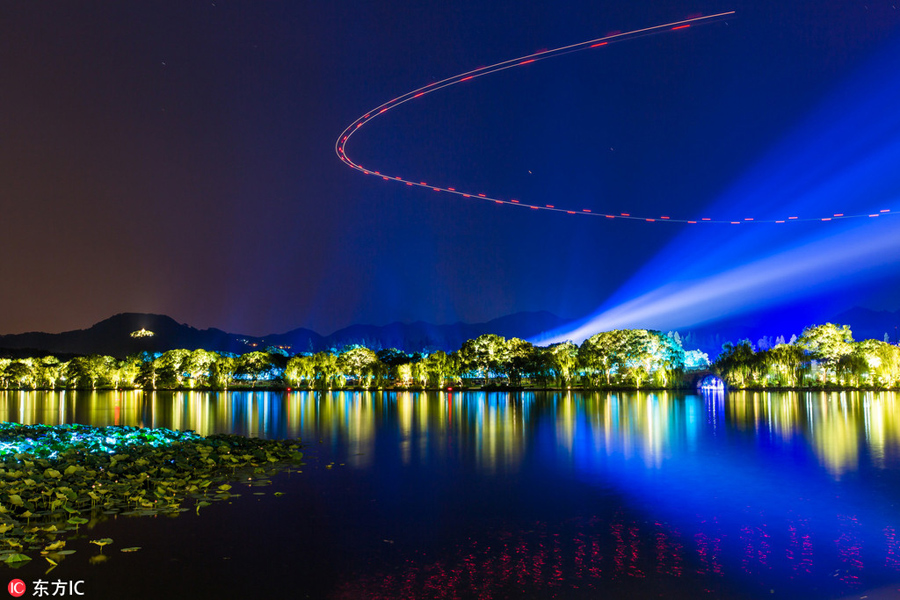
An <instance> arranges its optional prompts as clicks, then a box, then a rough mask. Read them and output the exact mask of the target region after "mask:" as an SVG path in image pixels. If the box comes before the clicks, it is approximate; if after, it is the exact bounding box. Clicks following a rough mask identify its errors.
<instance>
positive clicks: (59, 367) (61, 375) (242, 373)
mask: <svg viewBox="0 0 900 600" xmlns="http://www.w3.org/2000/svg"><path fill="white" fill-rule="evenodd" d="M706 368H710V369H711V370H712V371H713V372H715V373H716V374H718V375H719V376H720V377H721V378H722V379H723V380H724V381H725V383H726V384H727V385H728V386H729V387H731V388H754V387H756V388H824V387H873V388H874V387H877V388H893V387H900V347H898V346H895V345H892V344H889V343H887V342H882V341H878V340H864V341H860V342H856V341H854V340H853V335H852V332H851V331H850V328H849V327H848V326H847V325H834V324H831V323H826V324H825V325H817V326H812V327H807V328H806V329H804V331H803V334H802V335H801V336H800V337H799V338H792V339H791V341H790V342H788V343H784V342H782V343H777V344H775V345H774V346H771V347H765V348H759V349H757V348H755V347H754V346H753V345H752V344H751V343H750V342H749V341H748V340H742V341H740V342H738V343H736V344H732V343H726V344H724V345H723V348H722V352H721V354H719V356H718V357H717V358H716V360H715V362H714V363H713V364H712V365H711V366H710V364H709V361H708V357H707V356H706V354H705V353H703V352H700V351H697V350H689V351H685V350H684V348H683V347H682V344H681V338H680V336H679V334H678V333H677V332H669V333H662V332H659V331H652V330H646V329H618V330H614V331H605V332H602V333H598V334H596V335H594V336H592V337H590V338H588V339H586V340H585V341H584V342H582V343H581V345H576V344H574V343H572V342H563V343H560V344H554V345H551V346H534V345H533V344H531V343H529V342H527V341H525V340H521V339H518V338H510V339H506V338H504V337H501V336H499V335H494V334H485V335H482V336H479V337H477V338H475V339H472V340H468V341H466V342H465V343H464V344H463V345H462V347H460V348H459V349H458V350H456V351H454V352H450V353H446V352H443V351H436V352H431V353H427V354H425V353H414V354H410V353H406V352H403V351H401V350H398V349H396V348H389V349H385V350H380V351H378V352H376V351H374V350H372V349H369V348H367V347H365V346H359V345H354V346H347V347H345V348H342V349H340V350H330V351H323V352H317V353H314V354H313V353H300V354H295V355H293V356H290V355H288V354H287V353H286V352H285V351H284V350H280V349H277V348H268V349H267V350H265V351H256V352H249V353H247V354H243V355H235V354H231V353H224V352H212V351H208V350H183V349H180V350H169V351H167V352H163V353H154V354H151V353H146V352H145V353H143V354H140V355H135V356H130V357H127V358H125V359H124V360H121V359H116V358H114V357H111V356H102V355H92V356H77V357H74V358H71V359H69V360H62V359H60V358H58V357H55V356H45V357H33V358H17V359H10V358H0V388H2V389H45V390H61V389H90V390H96V389H150V390H174V389H213V390H227V389H233V388H267V389H285V388H299V389H344V388H361V389H384V388H402V389H410V388H419V389H437V388H446V387H453V386H459V387H478V386H488V387H490V386H496V387H520V386H526V385H527V386H533V387H549V388H571V387H576V386H579V387H582V388H584V389H602V388H630V389H639V388H642V387H653V388H678V387H682V386H683V385H684V383H685V378H684V373H685V372H688V371H696V370H702V369H706Z"/></svg>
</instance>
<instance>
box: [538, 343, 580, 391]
mask: <svg viewBox="0 0 900 600" xmlns="http://www.w3.org/2000/svg"><path fill="white" fill-rule="evenodd" d="M544 356H545V357H546V361H547V364H548V366H549V367H550V368H551V369H552V370H553V372H554V373H555V374H556V377H557V379H558V381H559V383H560V384H561V385H563V386H565V387H569V386H570V385H571V383H572V378H573V377H574V376H575V370H576V369H577V368H578V346H576V345H575V344H573V343H572V342H562V343H560V344H553V345H552V346H549V347H547V348H545V349H544Z"/></svg>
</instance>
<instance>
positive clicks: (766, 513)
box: [0, 391, 900, 599]
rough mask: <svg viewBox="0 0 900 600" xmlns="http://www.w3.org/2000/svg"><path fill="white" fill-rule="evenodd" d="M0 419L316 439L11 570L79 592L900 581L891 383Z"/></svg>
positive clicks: (485, 592) (263, 401) (100, 410)
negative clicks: (210, 500)
mask: <svg viewBox="0 0 900 600" xmlns="http://www.w3.org/2000/svg"><path fill="white" fill-rule="evenodd" d="M0 416H2V418H3V420H6V421H17V422H22V423H29V424H31V423H46V424H60V423H83V424H88V425H132V426H142V427H167V428H172V429H191V430H194V431H197V432H198V433H201V434H204V435H208V434H212V433H238V434H241V435H247V436H258V437H267V438H299V439H300V440H301V441H302V442H303V443H304V445H305V448H304V453H305V462H306V465H305V466H303V467H302V468H301V470H300V472H296V471H294V472H286V473H282V474H281V475H279V476H277V477H276V478H275V479H274V481H273V485H272V486H270V487H267V488H257V487H250V486H247V485H240V484H239V485H235V489H234V490H233V491H237V492H240V494H241V496H240V497H238V498H235V499H234V500H232V501H231V502H229V503H214V504H212V505H211V506H208V507H204V508H202V509H201V510H199V511H194V510H191V511H188V512H184V513H182V514H181V515H180V516H178V517H177V518H170V517H142V518H135V517H125V516H109V517H108V518H107V519H106V520H101V521H99V522H96V523H94V524H93V526H92V527H91V528H90V529H87V530H84V531H83V535H80V536H70V537H69V539H70V542H69V546H68V547H69V548H72V549H75V550H76V553H75V554H72V555H70V556H67V557H66V560H64V561H63V562H61V563H60V564H59V566H57V567H55V568H52V570H50V571H49V572H48V569H49V568H51V565H49V564H48V563H46V562H44V561H43V560H41V559H37V560H33V561H31V562H30V563H28V564H26V565H25V566H23V567H21V568H20V569H18V570H16V571H13V570H9V572H8V574H9V575H10V577H11V578H12V577H19V578H21V579H23V580H25V581H26V582H28V583H29V584H30V583H31V582H34V581H35V580H38V579H41V578H43V580H45V581H46V580H49V581H54V580H57V579H62V580H83V581H84V583H83V585H82V587H81V588H80V589H81V590H82V591H84V592H85V597H87V598H113V597H124V596H125V595H127V596H128V597H131V598H159V597H164V596H171V595H176V596H177V597H185V598H186V597H195V598H226V599H227V598H242V597H268V596H273V597H284V596H286V595H287V594H290V596H291V597H299V598H304V597H308V598H348V599H349V598H508V597H523V598H596V597H603V598H654V597H655V598H697V597H709V598H843V597H848V598H859V597H862V596H868V597H869V598H878V597H896V596H898V595H900V594H898V589H900V531H898V529H900V507H898V503H900V398H898V396H897V395H896V394H894V393H866V392H861V393H855V392H854V393H850V392H848V393H796V392H791V393H751V392H742V393H725V394H722V393H718V394H716V393H713V394H710V395H696V394H683V393H671V392H644V393H631V392H629V393H606V392H603V393H584V394H582V393H575V392H572V393H565V392H560V393H553V392H536V393H529V392H520V393H483V392H466V393H432V392H428V393H403V392H398V393H393V392H391V393H387V392H385V393H382V392H374V393H361V392H335V393H310V392H286V393H275V392H244V391H238V392H227V393H221V392H220V393H207V392H174V393H171V392H169V393H148V392H96V393H91V392H75V393H73V392H2V393H0ZM276 492H278V494H276ZM198 512H199V514H198ZM103 537H108V538H112V539H113V540H114V541H113V543H112V544H111V545H109V546H106V547H105V548H104V549H103V555H104V558H102V559H96V556H97V555H98V554H99V553H100V549H99V548H98V547H97V546H92V545H90V544H89V543H88V542H89V540H91V539H98V538H103ZM129 546H140V547H141V550H139V551H137V552H133V553H127V554H126V553H121V552H119V549H120V548H124V547H129Z"/></svg>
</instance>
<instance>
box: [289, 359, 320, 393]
mask: <svg viewBox="0 0 900 600" xmlns="http://www.w3.org/2000/svg"><path fill="white" fill-rule="evenodd" d="M284 380H285V382H286V383H287V384H288V385H290V386H295V385H300V384H301V383H305V384H306V387H307V388H308V389H312V388H313V386H314V385H315V382H316V361H315V358H313V356H304V355H301V354H298V355H296V356H292V357H291V358H289V359H288V361H287V365H286V366H285V368H284Z"/></svg>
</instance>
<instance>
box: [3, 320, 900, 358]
mask: <svg viewBox="0 0 900 600" xmlns="http://www.w3.org/2000/svg"><path fill="white" fill-rule="evenodd" d="M825 322H832V323H839V324H843V325H849V326H850V328H851V330H852V331H853V336H854V339H857V340H863V339H878V340H883V339H884V336H885V334H887V335H888V339H889V341H890V342H891V343H894V344H896V343H897V342H898V341H900V311H895V312H890V311H875V310H870V309H866V308H853V309H850V310H847V311H844V312H841V313H839V314H837V315H835V316H833V317H821V316H820V317H819V318H810V317H809V314H808V313H807V312H806V311H803V310H791V311H768V312H760V313H755V314H749V315H742V316H740V317H734V318H731V319H727V320H722V321H717V322H715V323H709V324H706V325H702V326H699V327H690V328H684V329H678V332H679V335H680V336H681V339H682V343H683V345H684V347H685V348H686V349H688V350H693V349H700V350H703V351H704V352H706V353H707V354H709V357H710V359H714V358H715V357H716V356H718V355H719V352H720V351H721V349H722V344H723V343H724V342H737V341H739V340H742V339H749V340H750V341H751V342H753V344H754V346H759V345H760V343H759V342H760V340H764V343H769V344H774V342H775V341H776V340H777V338H778V336H783V337H784V339H785V340H786V341H789V340H790V338H791V336H792V335H797V336H799V335H800V334H801V333H802V332H803V328H804V327H806V326H808V325H818V324H821V323H825ZM566 323H567V321H566V320H565V319H561V318H559V317H557V316H556V315H553V314H551V313H548V312H521V313H515V314H512V315H508V316H505V317H500V318H498V319H493V320H491V321H488V322H486V323H453V324H449V325H435V324H432V323H425V322H422V321H418V322H415V323H391V324H389V325H352V326H350V327H345V328H344V329H341V330H339V331H335V332H334V333H332V334H331V335H327V336H322V335H320V334H318V333H316V332H315V331H311V330H309V329H294V330H292V331H288V332H287V333H280V334H273V335H267V336H262V337H259V336H250V335H241V334H236V333H226V332H224V331H222V330H220V329H196V328H194V327H191V326H190V325H186V324H181V323H178V322H177V321H175V320H174V319H172V318H171V317H167V316H165V315H153V314H142V313H122V314H118V315H115V316H113V317H110V318H109V319H106V320H104V321H100V322H99V323H97V324H96V325H93V326H92V327H89V328H88V329H79V330H75V331H66V332H63V333H41V332H32V333H19V334H10V335H0V356H6V357H18V356H42V355H45V354H48V353H52V354H55V355H58V356H59V355H66V356H70V355H77V354H107V355H111V356H117V357H125V356H128V355H130V354H138V353H140V352H144V351H148V352H165V351H166V350H171V349H173V348H187V349H189V350H194V349H197V348H203V349H205V350H214V351H217V352H233V353H235V354H244V353H247V352H252V351H254V350H264V349H265V348H267V347H269V346H276V347H281V348H283V349H284V350H285V351H287V352H288V353H289V354H295V353H298V352H319V351H321V350H328V349H333V350H337V349H341V348H343V347H344V346H348V345H352V344H361V345H364V346H367V347H369V348H372V349H373V350H381V349H383V348H399V349H402V350H404V351H406V352H422V351H433V350H444V351H445V352H451V351H453V350H457V349H458V348H459V347H460V346H462V344H463V343H464V342H465V341H466V340H469V339H473V338H476V337H478V336H479V335H482V334H485V333H495V334H497V335H501V336H503V337H506V338H511V337H519V338H522V339H531V338H535V337H538V336H539V335H540V334H541V333H544V332H547V331H553V330H555V329H557V328H559V327H563V326H565V325H566ZM141 330H144V331H148V332H153V335H152V336H144V337H133V336H132V334H133V333H135V332H139V331H141Z"/></svg>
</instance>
